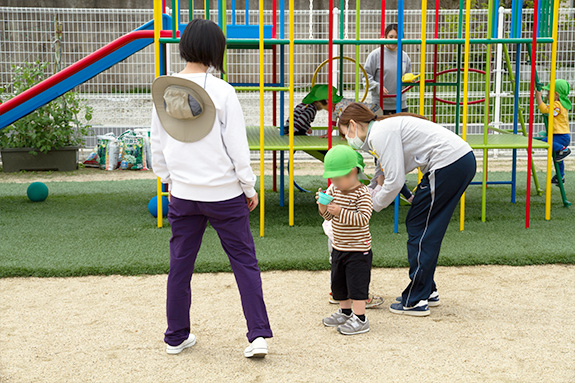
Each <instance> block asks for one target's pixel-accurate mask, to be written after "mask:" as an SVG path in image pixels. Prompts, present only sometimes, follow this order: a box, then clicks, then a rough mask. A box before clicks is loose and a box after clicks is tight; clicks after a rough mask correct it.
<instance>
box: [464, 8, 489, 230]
mask: <svg viewBox="0 0 575 383" xmlns="http://www.w3.org/2000/svg"><path fill="white" fill-rule="evenodd" d="M470 19H471V0H467V1H466V4H465V48H464V52H465V53H464V55H463V56H464V64H463V121H462V125H461V135H462V138H463V140H464V141H467V93H468V91H469V47H470V44H469V40H470V37H471V23H470ZM483 160H484V161H485V159H483ZM460 202H461V203H460V221H459V230H461V231H463V230H464V229H465V193H463V195H462V196H461V201H460Z"/></svg>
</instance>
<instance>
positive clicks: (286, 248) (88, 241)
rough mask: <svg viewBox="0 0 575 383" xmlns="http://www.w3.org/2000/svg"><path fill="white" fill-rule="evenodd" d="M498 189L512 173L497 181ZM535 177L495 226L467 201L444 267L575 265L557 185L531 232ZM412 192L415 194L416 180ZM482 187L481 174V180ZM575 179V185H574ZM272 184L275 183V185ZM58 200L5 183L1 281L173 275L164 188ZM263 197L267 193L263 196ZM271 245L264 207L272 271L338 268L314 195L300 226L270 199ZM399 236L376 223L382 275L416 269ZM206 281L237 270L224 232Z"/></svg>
mask: <svg viewBox="0 0 575 383" xmlns="http://www.w3.org/2000/svg"><path fill="white" fill-rule="evenodd" d="M489 177H490V180H504V179H509V177H510V174H509V173H496V172H493V173H490V175H489ZM566 177H567V180H568V183H567V184H566V191H567V196H568V197H571V198H572V199H574V200H575V172H568V173H567V175H566ZM525 178H526V174H525V173H518V189H517V203H516V204H512V203H510V187H509V186H490V187H489V189H488V204H487V222H481V219H480V217H481V188H480V186H470V188H469V189H468V192H467V193H466V195H467V198H466V225H465V231H463V232H460V231H459V209H457V210H456V213H455V214H454V216H453V219H452V222H451V225H450V227H449V229H448V232H447V234H446V236H445V239H444V241H443V247H442V251H441V255H440V258H439V264H440V265H446V266H455V265H477V264H502V265H530V264H546V263H575V239H574V238H575V237H574V235H573V229H574V228H575V225H574V223H573V217H574V212H575V206H574V207H571V208H564V207H563V205H562V203H561V200H560V196H559V189H558V188H557V187H554V186H552V193H553V194H552V197H553V198H552V201H553V203H552V220H551V221H545V219H544V202H545V199H544V196H536V195H534V196H532V199H531V201H532V208H531V216H532V218H531V228H530V229H525V228H524V225H525V220H524V216H525ZM409 179H410V185H411V186H415V179H414V177H412V176H411V177H410V178H409ZM476 179H479V175H478V176H477V177H476ZM569 180H573V181H572V182H571V183H569ZM270 181H271V180H268V179H266V182H267V183H266V185H267V186H270V184H271V182H270ZM297 181H298V183H299V184H300V185H302V186H303V187H305V188H307V189H310V190H317V188H318V187H324V188H325V186H326V183H325V180H323V179H321V177H318V176H302V177H298V178H297ZM46 184H47V186H48V187H49V189H50V196H49V197H48V199H47V200H46V201H44V202H39V203H33V202H30V201H29V200H28V199H27V197H26V187H27V186H28V184H24V183H3V184H0V277H15V276H38V277H51V276H79V275H102V274H124V275H134V274H157V273H166V272H167V271H168V269H169V238H170V229H169V225H168V223H167V220H165V221H164V222H165V227H164V228H162V229H158V228H156V221H155V219H154V218H153V217H152V216H151V215H150V214H149V213H148V211H147V203H148V200H149V199H150V198H151V197H152V196H153V195H154V191H155V181H153V180H131V181H109V182H48V183H46ZM258 190H259V189H258ZM265 202H266V203H265V206H266V225H265V229H266V231H265V234H266V236H265V237H264V238H260V237H259V227H260V226H259V208H258V209H256V211H254V212H253V213H252V216H251V227H252V232H253V234H254V239H255V243H256V250H257V253H258V258H259V261H260V267H261V269H262V270H294V269H298V270H323V269H328V268H329V263H328V254H327V237H325V235H324V234H323V231H322V227H321V223H322V218H321V217H320V216H319V215H318V214H317V208H316V205H315V200H314V197H313V194H309V193H302V192H297V193H296V197H295V222H296V224H295V226H294V227H289V226H288V224H287V220H288V210H287V196H286V207H280V200H279V194H278V193H272V192H271V191H267V192H266V201H265ZM407 209H408V208H407V207H405V206H402V207H401V208H400V222H401V224H400V226H399V228H400V233H399V234H394V233H393V209H392V208H391V207H390V208H388V209H386V210H384V211H382V212H380V213H374V215H373V216H372V220H371V233H372V236H373V251H374V266H375V267H403V266H407V253H406V244H405V243H406V240H407V235H406V233H405V226H404V224H403V222H405V215H406V213H407ZM196 271H197V272H219V271H230V267H229V262H228V260H227V258H226V255H225V253H224V252H223V250H222V248H221V246H220V243H219V239H218V237H217V234H216V233H215V231H214V230H213V229H211V228H208V230H207V231H206V234H205V236H204V241H203V243H202V247H201V250H200V254H199V256H198V260H197V263H196Z"/></svg>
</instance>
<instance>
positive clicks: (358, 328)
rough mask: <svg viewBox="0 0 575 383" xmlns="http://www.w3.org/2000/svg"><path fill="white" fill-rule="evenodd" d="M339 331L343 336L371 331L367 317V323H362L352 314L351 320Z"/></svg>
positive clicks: (340, 327) (338, 329) (339, 328)
mask: <svg viewBox="0 0 575 383" xmlns="http://www.w3.org/2000/svg"><path fill="white" fill-rule="evenodd" d="M337 331H339V333H340V334H343V335H357V334H363V333H366V332H368V331H369V319H367V317H366V318H365V322H362V321H361V320H359V318H358V317H357V316H356V315H355V314H351V318H349V319H348V320H347V322H345V323H344V324H342V325H341V326H339V327H338V328H337Z"/></svg>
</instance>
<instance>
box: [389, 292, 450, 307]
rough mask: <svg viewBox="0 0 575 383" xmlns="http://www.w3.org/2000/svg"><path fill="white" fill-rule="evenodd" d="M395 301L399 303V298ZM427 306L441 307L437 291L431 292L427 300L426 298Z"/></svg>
mask: <svg viewBox="0 0 575 383" xmlns="http://www.w3.org/2000/svg"><path fill="white" fill-rule="evenodd" d="M395 301H396V302H399V303H401V297H397V298H395ZM427 305H428V306H429V307H437V306H439V305H441V302H440V301H439V293H438V292H437V291H434V292H432V293H431V295H430V296H429V298H427Z"/></svg>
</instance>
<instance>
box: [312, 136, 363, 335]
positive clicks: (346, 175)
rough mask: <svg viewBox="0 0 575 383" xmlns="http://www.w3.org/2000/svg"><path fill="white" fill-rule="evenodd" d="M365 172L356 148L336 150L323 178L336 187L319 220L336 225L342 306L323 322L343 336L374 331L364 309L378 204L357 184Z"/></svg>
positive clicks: (334, 287)
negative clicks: (371, 228) (372, 226)
mask: <svg viewBox="0 0 575 383" xmlns="http://www.w3.org/2000/svg"><path fill="white" fill-rule="evenodd" d="M362 170H363V167H362V166H361V165H360V164H359V161H358V158H357V154H356V153H355V151H354V150H353V149H352V148H350V147H349V146H347V145H337V146H335V147H334V148H332V149H331V150H330V151H328V152H327V154H326V156H325V160H324V174H323V177H324V178H330V179H331V181H332V185H331V186H330V187H329V188H328V189H327V190H326V192H325V193H326V194H328V195H329V196H330V197H332V198H333V199H332V201H331V202H330V203H329V204H327V205H324V204H322V203H320V202H319V193H321V192H322V190H321V189H319V191H318V193H317V195H316V199H318V209H319V214H320V215H321V216H322V217H323V218H324V219H326V220H328V221H329V220H331V222H332V231H333V244H332V246H333V251H332V254H331V291H332V295H333V299H334V300H336V301H339V306H340V308H339V310H338V311H337V312H336V313H334V314H332V315H331V316H330V317H328V318H325V319H323V324H324V325H325V326H328V327H337V330H338V332H339V333H340V334H343V335H356V334H363V333H366V332H368V331H369V320H368V319H367V318H366V316H365V306H366V300H367V299H368V298H369V297H368V294H369V282H370V279H371V263H372V258H373V254H372V252H371V234H370V232H369V220H370V218H371V213H372V210H373V204H372V201H371V195H370V192H369V189H368V188H367V186H365V185H363V184H362V183H361V182H359V180H358V174H359V172H360V171H362Z"/></svg>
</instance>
